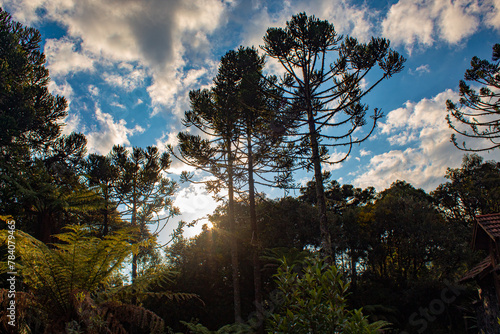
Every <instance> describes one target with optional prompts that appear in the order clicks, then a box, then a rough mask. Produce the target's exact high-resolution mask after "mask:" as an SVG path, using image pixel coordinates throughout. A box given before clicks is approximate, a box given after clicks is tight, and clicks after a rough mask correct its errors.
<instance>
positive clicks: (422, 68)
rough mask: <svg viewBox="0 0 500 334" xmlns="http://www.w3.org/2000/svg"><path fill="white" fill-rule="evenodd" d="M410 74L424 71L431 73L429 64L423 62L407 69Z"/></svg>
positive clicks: (421, 73)
mask: <svg viewBox="0 0 500 334" xmlns="http://www.w3.org/2000/svg"><path fill="white" fill-rule="evenodd" d="M408 72H409V73H410V74H418V75H423V74H425V73H431V68H430V66H429V64H424V65H420V66H418V67H417V68H416V69H415V70H412V69H409V71H408Z"/></svg>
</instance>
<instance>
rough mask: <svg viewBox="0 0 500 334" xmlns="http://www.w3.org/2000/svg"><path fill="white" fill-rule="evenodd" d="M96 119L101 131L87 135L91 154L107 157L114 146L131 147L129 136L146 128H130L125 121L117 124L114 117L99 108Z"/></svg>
mask: <svg viewBox="0 0 500 334" xmlns="http://www.w3.org/2000/svg"><path fill="white" fill-rule="evenodd" d="M95 118H96V120H97V123H98V124H99V130H96V131H92V132H90V133H88V134H87V142H88V145H87V148H88V150H89V152H97V153H100V154H103V155H106V154H108V152H109V151H110V150H111V148H113V146H114V145H125V146H126V145H130V141H129V139H128V137H129V136H132V135H134V134H136V133H142V132H144V128H142V127H141V126H139V125H136V126H135V127H134V128H128V127H127V122H126V121H125V120H123V119H121V120H119V121H118V122H115V121H114V119H113V116H111V115H110V114H107V113H104V112H102V111H101V109H99V108H96V110H95Z"/></svg>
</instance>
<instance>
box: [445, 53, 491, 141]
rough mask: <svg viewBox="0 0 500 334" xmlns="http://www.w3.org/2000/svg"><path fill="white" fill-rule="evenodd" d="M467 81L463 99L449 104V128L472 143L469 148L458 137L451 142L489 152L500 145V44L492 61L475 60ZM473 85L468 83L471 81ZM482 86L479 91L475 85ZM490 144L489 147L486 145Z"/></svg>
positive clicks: (462, 87) (461, 86)
mask: <svg viewBox="0 0 500 334" xmlns="http://www.w3.org/2000/svg"><path fill="white" fill-rule="evenodd" d="M464 79H465V80H460V83H459V94H460V99H459V101H458V104H457V103H454V102H452V101H451V100H448V101H446V108H447V109H448V115H447V116H446V119H447V121H448V124H449V126H450V127H451V128H452V129H453V130H455V132H456V133H457V134H459V135H460V136H462V137H465V139H467V140H470V141H471V142H474V143H477V142H478V141H477V139H480V140H481V141H479V143H478V144H474V145H475V146H473V147H468V146H467V145H466V143H465V141H463V142H462V143H459V142H458V139H457V137H456V135H455V134H452V136H451V140H452V142H453V144H455V146H456V147H457V148H459V149H461V150H464V151H486V150H491V149H495V148H498V147H499V146H500V93H499V91H500V44H498V43H497V44H495V45H494V46H493V56H492V62H489V61H487V60H485V59H480V58H478V57H473V58H472V60H471V62H470V68H469V69H468V70H466V71H465V75H464ZM466 81H468V82H470V83H471V84H467V82H466ZM477 84H479V85H480V86H481V88H479V91H477V90H476V89H474V88H473V86H471V85H477ZM485 142H486V144H484V143H485Z"/></svg>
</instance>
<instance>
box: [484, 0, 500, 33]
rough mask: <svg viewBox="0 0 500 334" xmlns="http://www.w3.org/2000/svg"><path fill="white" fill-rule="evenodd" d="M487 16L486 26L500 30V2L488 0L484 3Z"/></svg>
mask: <svg viewBox="0 0 500 334" xmlns="http://www.w3.org/2000/svg"><path fill="white" fill-rule="evenodd" d="M483 6H484V11H485V12H486V13H487V14H486V20H485V22H486V24H487V25H488V26H489V27H491V28H494V29H497V30H500V0H487V1H484V2H483Z"/></svg>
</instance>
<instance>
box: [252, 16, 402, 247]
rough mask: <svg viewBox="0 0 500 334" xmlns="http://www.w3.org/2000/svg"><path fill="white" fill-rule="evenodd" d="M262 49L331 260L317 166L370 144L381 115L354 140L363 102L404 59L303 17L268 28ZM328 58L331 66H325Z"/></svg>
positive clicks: (384, 45)
mask: <svg viewBox="0 0 500 334" xmlns="http://www.w3.org/2000/svg"><path fill="white" fill-rule="evenodd" d="M262 48H263V49H264V51H265V52H266V53H267V55H268V56H270V57H272V58H274V59H276V60H278V62H279V63H280V64H281V65H282V66H283V68H284V69H285V74H284V75H283V77H282V78H281V83H282V86H281V88H282V89H283V97H284V98H286V100H287V102H288V106H289V118H290V119H292V120H293V121H294V123H293V125H292V126H293V128H294V129H295V130H296V131H295V132H294V134H293V136H292V137H291V139H290V141H291V142H296V143H300V146H299V147H300V148H301V149H299V150H297V151H296V152H295V154H294V159H299V160H302V162H303V164H302V167H306V168H308V169H310V168H312V169H313V170H314V177H315V181H316V192H317V195H316V196H317V200H318V202H317V206H318V211H319V217H320V229H321V234H322V242H323V251H324V252H326V254H331V239H330V233H329V231H328V224H327V208H326V200H325V195H324V188H323V180H322V166H321V165H322V163H327V164H331V163H338V162H341V161H343V160H345V159H346V158H347V156H348V155H349V154H350V152H351V149H352V146H353V144H356V143H361V142H362V141H364V140H365V139H366V138H368V136H369V135H370V134H371V132H372V131H373V129H374V127H375V124H376V121H377V120H378V119H379V118H380V117H381V116H382V114H381V113H380V111H379V110H378V109H375V110H374V112H373V114H372V116H371V118H372V122H371V123H372V126H371V129H370V130H369V131H368V132H366V133H363V134H362V135H361V136H360V137H356V136H355V135H354V133H355V131H356V130H357V129H361V128H362V127H363V125H365V124H366V113H367V111H368V107H367V106H366V105H364V104H362V103H361V99H362V98H363V97H364V96H365V95H366V94H367V93H368V92H369V91H371V90H372V89H373V87H375V86H376V85H377V84H379V83H380V82H381V81H382V80H383V79H386V78H389V77H391V76H392V75H394V74H395V73H398V72H399V71H401V70H402V68H403V63H404V61H405V59H404V58H403V57H402V56H400V55H399V54H398V53H397V52H395V51H393V50H391V49H390V48H389V41H387V40H385V39H382V38H372V40H371V41H370V42H369V43H366V44H364V43H359V42H358V41H357V40H356V39H355V38H352V37H346V38H344V37H343V36H339V35H338V34H337V32H336V31H335V28H334V26H333V25H332V24H330V23H329V22H328V21H323V20H319V19H317V18H316V17H314V16H307V15H306V14H305V13H300V14H297V15H294V16H292V19H291V20H290V21H288V22H287V23H286V27H285V28H269V29H268V30H267V32H266V35H265V36H264V46H263V47H262ZM332 53H333V54H334V55H333V57H335V58H334V62H333V63H329V61H330V59H331V57H332ZM377 65H378V68H379V69H380V70H381V75H380V77H379V79H378V80H376V81H375V82H374V83H373V84H372V85H370V86H369V87H366V88H364V89H363V88H362V85H361V83H362V81H363V79H365V78H366V76H367V75H368V73H369V72H370V71H371V70H372V69H373V68H375V67H377ZM344 148H347V152H346V153H345V154H344V157H343V158H341V159H339V160H338V161H332V160H331V159H330V157H329V156H328V152H329V151H328V149H330V150H337V149H344ZM330 153H331V152H330ZM333 153H337V152H336V151H335V152H333Z"/></svg>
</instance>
